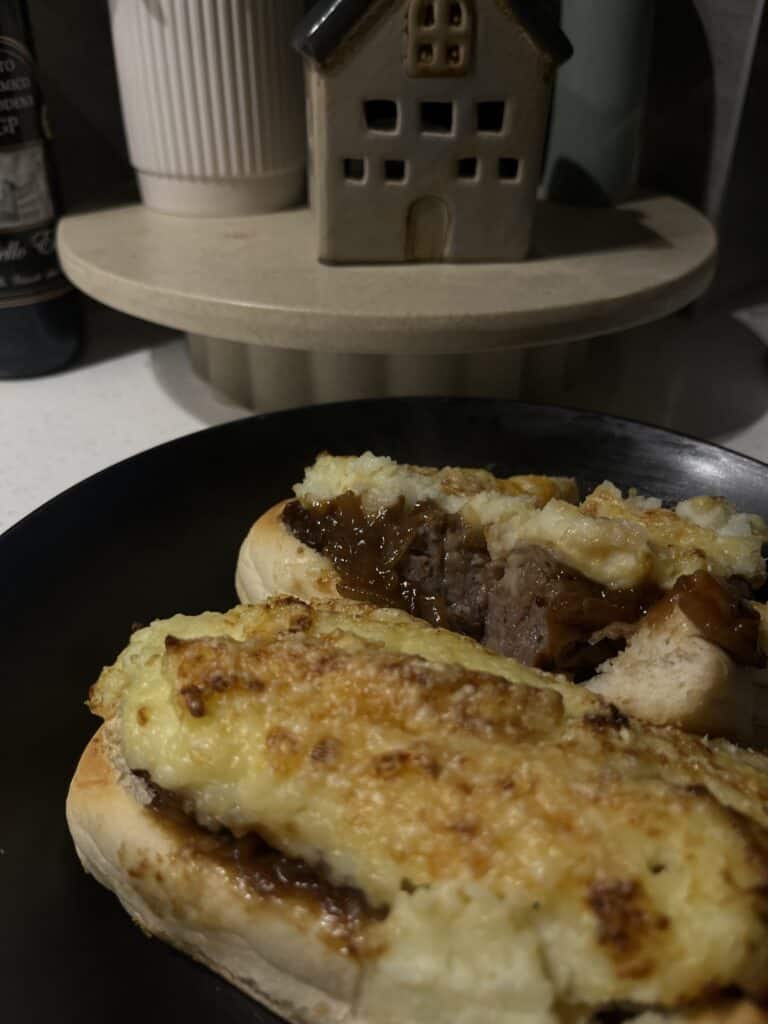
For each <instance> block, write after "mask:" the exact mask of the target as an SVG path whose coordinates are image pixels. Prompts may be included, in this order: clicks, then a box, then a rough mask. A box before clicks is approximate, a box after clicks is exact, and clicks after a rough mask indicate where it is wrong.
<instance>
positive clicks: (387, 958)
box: [91, 599, 768, 1021]
mask: <svg viewBox="0 0 768 1024" xmlns="http://www.w3.org/2000/svg"><path fill="white" fill-rule="evenodd" d="M91 706H92V708H93V710H94V711H95V712H96V713H97V714H100V715H102V716H103V717H105V718H107V719H109V720H112V721H113V723H114V724H115V725H116V728H117V730H118V733H119V736H120V740H121V744H122V750H123V754H124V757H125V759H126V761H127V764H128V766H129V767H130V768H132V769H134V770H145V771H148V772H149V773H150V775H151V776H152V778H153V779H154V781H155V782H157V783H158V784H159V785H161V786H163V787H165V788H167V789H171V790H174V791H177V792H179V793H181V794H183V795H184V796H185V797H186V798H187V800H188V801H189V803H190V805H191V806H192V807H194V809H195V812H196V814H197V816H198V818H199V820H200V821H201V822H202V823H204V824H206V825H208V826H215V825H216V824H217V823H222V824H224V825H226V826H227V827H229V828H230V829H232V830H233V831H236V832H238V831H248V830H251V829H256V830H258V831H259V832H260V833H261V834H263V835H264V836H265V838H266V839H267V840H268V841H269V842H270V843H271V844H272V845H274V846H276V847H277V848H278V849H280V850H282V851H284V852H286V853H288V854H290V855H292V856H298V857H302V858H304V859H305V860H308V861H309V862H311V863H318V862H322V863H323V864H324V865H325V866H326V868H327V870H328V871H329V872H330V874H331V877H332V879H333V880H334V881H336V882H339V883H346V884H352V885H354V886H357V887H358V888H360V889H362V890H363V892H364V893H365V894H366V897H367V898H368V900H369V901H370V902H371V903H372V904H374V905H377V906H386V907H388V908H390V912H389V915H388V916H387V918H386V920H385V921H383V922H382V923H380V924H376V925H375V926H373V927H375V928H376V929H379V930H380V933H379V936H378V939H379V941H378V943H374V947H375V948H377V949H379V950H382V951H383V952H381V953H380V957H381V959H380V963H379V965H378V967H377V970H379V971H386V970H391V971H394V972H395V974H396V975H397V977H398V978H399V979H400V980H399V982H398V984H399V983H400V982H402V983H403V984H406V982H405V981H403V978H405V977H406V976H407V978H410V981H408V982H407V984H411V983H413V984H414V985H416V988H417V990H418V991H421V989H420V988H419V986H420V985H422V984H423V985H428V984H429V977H430V972H434V971H436V970H438V968H439V965H440V963H442V964H443V968H442V969H443V970H447V969H448V967H447V964H448V963H449V962H454V960H456V961H457V962H460V961H461V960H462V958H463V957H467V958H469V960H470V961H472V962H474V960H473V958H474V959H475V960H476V959H477V956H478V954H477V948H478V945H479V946H480V948H482V949H483V951H484V955H485V957H486V960H485V961H484V965H483V970H484V971H486V972H490V974H491V975H492V977H491V978H490V980H489V981H488V984H489V985H491V986H492V985H495V984H499V985H501V984H507V985H513V981H512V979H513V978H517V979H518V981H519V984H518V981H515V982H514V985H516V986H517V988H515V992H514V993H513V995H514V998H515V999H523V998H525V999H529V1000H532V1001H533V1002H534V1003H535V1004H536V1007H537V1010H536V1014H535V1015H534V1018H532V1019H536V1020H545V1019H548V1018H547V1016H546V1014H547V1013H549V1012H550V1010H551V1008H552V1006H553V1004H554V1002H555V1001H558V1002H560V1003H562V1004H568V1005H572V1006H577V1005H583V1004H588V1005H598V1004H600V1003H602V1002H607V1001H612V1000H633V1001H637V1002H641V1003H642V1002H646V1003H666V1004H670V1005H672V1004H676V1003H680V1002H685V1001H690V1000H694V999H696V998H699V997H703V996H704V994H706V993H709V992H711V991H713V990H717V989H719V988H725V987H727V986H728V985H731V984H737V985H740V986H741V987H742V988H744V989H745V990H746V991H747V992H750V993H752V994H756V995H768V860H767V857H766V855H767V854H768V759H766V758H763V757H761V756H758V755H756V754H747V753H742V752H739V751H738V750H737V749H736V748H734V747H732V746H731V745H729V744H727V743H724V742H707V741H705V740H701V739H699V738H696V737H692V736H688V735H686V734H684V733H682V732H679V731H676V730H674V729H661V728H653V727H650V726H645V725H642V724H640V723H638V722H635V721H630V720H628V719H626V718H625V717H624V716H623V715H621V714H620V713H619V712H618V711H616V709H615V708H613V707H611V706H610V705H608V704H605V703H604V702H602V701H601V700H600V698H598V697H595V696H594V695H592V694H589V693H588V692H586V691H584V690H583V689H581V688H579V687H576V686H573V685H572V684H569V683H566V682H563V681H559V680H557V679H554V680H553V679H552V677H548V676H544V675H543V674H541V673H538V672H536V671H534V670H531V669H524V668H522V667H520V666H519V665H517V664H516V663H515V662H513V661H510V660H508V659H504V658H501V657H499V656H497V655H492V654H489V653H487V652H486V651H484V650H483V649H482V648H480V647H479V646H478V645H477V644H475V643H474V642H473V641H471V640H468V639H466V638H463V637H459V636H456V635H453V634H449V633H445V632H443V631H441V630H436V629H433V628H432V627H430V626H427V625H426V624H424V623H422V622H418V621H416V620H413V619H410V618H409V617H408V616H406V615H404V614H402V613H400V612H396V611H392V610H381V609H378V610H375V609H370V608H368V607H366V606H364V605H359V604H354V603H347V602H342V601H337V602H331V603H328V604H323V605H317V606H315V607H313V608H310V607H309V606H307V605H304V604H302V603H301V602H298V601H293V600H289V599H283V600H278V601H275V602H273V603H271V604H269V605H266V606H263V607H262V606H255V607H248V608H238V609H234V610H233V611H231V612H229V613H228V614H226V615H214V614H208V615H204V616H199V617H197V618H185V617H183V616H176V617H175V618H173V619H170V620H168V621H166V622H158V623H155V624H154V625H153V626H151V627H150V628H148V629H145V630H142V631H140V632H138V633H137V634H135V635H134V637H133V638H132V640H131V643H130V644H129V646H128V648H127V650H126V651H125V652H124V653H123V654H122V655H121V656H120V658H119V659H118V661H117V662H116V664H115V665H114V666H113V667H111V668H109V669H106V670H105V672H104V673H103V675H102V677H101V679H100V680H99V682H98V684H97V685H96V686H95V687H94V690H93V693H92V698H91ZM462 943H464V945H462ZM488 957H490V958H491V960H490V961H489V960H487V958H488ZM441 958H443V959H445V962H443V960H441ZM419 964H420V965H421V966H420V967H418V970H417V967H416V965H419ZM515 964H516V965H517V966H516V967H514V969H513V965H515ZM494 965H496V966H494ZM414 971H415V972H416V975H418V977H416V975H414ZM504 971H507V972H508V973H507V975H505V974H504ZM494 972H495V973H494ZM414 978H415V980H414ZM419 979H420V980H419ZM425 979H426V980H425ZM526 979H527V980H526ZM514 985H513V987H514ZM515 993H516V994H515ZM414 998H416V997H414ZM510 998H512V997H511V996H510ZM416 1001H417V1002H418V999H417V1000H416ZM547 1007H548V1008H549V1009H547ZM414 1014H416V1011H414ZM413 1019H414V1020H420V1019H421V1018H420V1017H419V1016H418V1015H417V1014H416V1015H414V1017H413ZM440 1019H441V1020H442V1018H440ZM448 1019H451V1018H450V1016H449V1017H446V1020H448ZM466 1019H467V1020H468V1021H469V1020H474V1018H471V1017H467V1018H466ZM478 1019H479V1018H478ZM498 1019H499V1020H504V1021H506V1020H507V1019H509V1020H510V1021H512V1020H513V1019H514V1018H513V1017H509V1018H508V1017H506V1016H501V1017H499V1018H498Z"/></svg>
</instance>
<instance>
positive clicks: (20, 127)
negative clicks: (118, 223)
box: [0, 36, 69, 305]
mask: <svg viewBox="0 0 768 1024" xmlns="http://www.w3.org/2000/svg"><path fill="white" fill-rule="evenodd" d="M68 288H69V285H68V284H67V281H66V279H65V278H64V276H63V274H62V273H61V268H60V267H59V263H58V259H57V257H56V241H55V211H54V207H53V199H52V197H51V188H50V180H49V176H48V166H47V162H46V153H45V141H44V138H43V101H42V97H41V94H40V89H39V86H38V84H37V79H36V75H35V67H34V64H33V61H32V56H31V54H30V53H29V51H28V50H27V49H26V47H25V46H23V45H22V44H21V43H20V42H19V41H18V40H15V39H11V38H9V37H8V36H0V305H5V304H8V305H16V304H18V303H19V302H20V301H21V300H23V299H24V298H25V297H26V296H34V297H35V298H40V297H43V296H45V297H46V298H48V297H52V296H53V295H55V294H59V293H63V292H65V291H67V290H68Z"/></svg>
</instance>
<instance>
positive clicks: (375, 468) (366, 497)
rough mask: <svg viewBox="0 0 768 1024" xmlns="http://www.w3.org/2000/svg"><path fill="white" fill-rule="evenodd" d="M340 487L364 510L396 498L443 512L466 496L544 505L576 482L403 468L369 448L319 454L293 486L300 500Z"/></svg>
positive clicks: (570, 494) (568, 494)
mask: <svg viewBox="0 0 768 1024" xmlns="http://www.w3.org/2000/svg"><path fill="white" fill-rule="evenodd" d="M345 491H353V492H354V493H355V494H359V495H360V496H361V497H362V500H363V506H364V507H365V508H367V509H376V508H379V507H380V506H382V505H384V506H389V505H394V503H395V502H396V501H397V500H398V499H399V498H400V497H404V498H405V500H406V502H407V503H408V504H415V503H416V502H417V501H427V500H430V501H434V502H436V504H438V505H439V506H440V507H441V508H444V509H445V510H446V511H447V512H458V511H460V510H461V508H463V506H464V505H465V503H466V502H467V500H468V499H470V498H475V499H478V498H479V499H480V503H481V504H482V499H483V498H487V499H492V498H496V499H499V498H501V499H507V503H508V504H509V505H510V507H512V508H514V507H515V506H516V505H517V504H518V502H517V501H516V500H515V499H523V502H522V504H523V505H524V506H525V505H529V504H530V505H532V506H537V505H544V504H546V502H547V501H549V499H550V498H563V499H565V500H567V501H577V500H578V490H577V487H576V481H575V480H572V479H570V478H567V477H548V476H533V475H529V476H511V477H497V476H494V475H493V474H492V473H489V472H488V470H486V469H460V468H457V467H455V466H445V467H443V468H442V469H433V468H432V467H429V466H408V465H404V464H400V463H397V462H395V461H394V460H393V459H390V458H387V457H386V456H380V455H374V454H373V453H372V452H365V453H364V454H363V455H354V456H346V455H329V454H327V453H323V454H322V455H319V456H318V457H317V459H316V460H315V462H314V463H313V464H312V465H311V466H309V467H307V470H306V473H305V476H304V479H303V481H302V482H301V483H299V484H297V485H296V486H295V487H294V492H295V494H296V497H297V498H298V499H299V500H300V501H327V500H329V499H331V498H335V497H338V495H340V494H343V493H344V492H345ZM510 499H511V501H510Z"/></svg>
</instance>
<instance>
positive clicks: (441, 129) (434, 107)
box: [419, 102, 453, 135]
mask: <svg viewBox="0 0 768 1024" xmlns="http://www.w3.org/2000/svg"><path fill="white" fill-rule="evenodd" d="M419 114H420V119H421V130H422V132H423V133H426V134H429V135H450V134H451V132H452V131H453V104H452V103H435V102H431V103H421V104H420V105H419Z"/></svg>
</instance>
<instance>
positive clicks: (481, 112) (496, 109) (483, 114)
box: [477, 100, 506, 134]
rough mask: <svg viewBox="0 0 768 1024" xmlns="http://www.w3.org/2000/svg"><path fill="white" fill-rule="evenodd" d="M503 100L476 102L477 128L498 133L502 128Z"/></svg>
mask: <svg viewBox="0 0 768 1024" xmlns="http://www.w3.org/2000/svg"><path fill="white" fill-rule="evenodd" d="M505 108H506V103H505V102H504V100H489V101H485V102H483V103H478V104H477V130H478V131H479V132H491V133H495V134H498V133H499V132H500V131H502V130H503V128H504V112H505Z"/></svg>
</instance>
